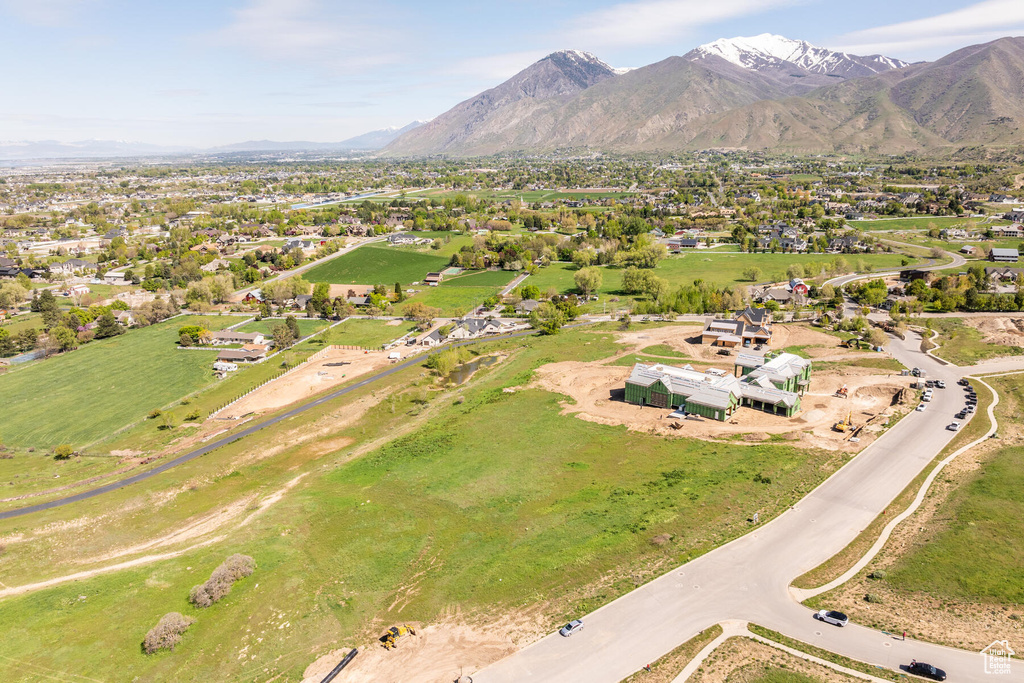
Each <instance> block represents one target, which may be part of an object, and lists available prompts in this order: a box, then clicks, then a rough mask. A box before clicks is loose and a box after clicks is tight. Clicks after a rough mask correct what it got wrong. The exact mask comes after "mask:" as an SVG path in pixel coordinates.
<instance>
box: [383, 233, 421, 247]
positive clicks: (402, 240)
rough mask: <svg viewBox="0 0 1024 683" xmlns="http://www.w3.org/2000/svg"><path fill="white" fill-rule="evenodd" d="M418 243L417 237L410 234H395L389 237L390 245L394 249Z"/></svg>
mask: <svg viewBox="0 0 1024 683" xmlns="http://www.w3.org/2000/svg"><path fill="white" fill-rule="evenodd" d="M416 242H417V238H416V236H415V235H410V234H409V233H406V232H395V233H392V234H390V235H388V244H390V245H391V246H393V247H397V246H406V245H410V244H416Z"/></svg>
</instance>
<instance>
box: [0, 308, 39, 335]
mask: <svg viewBox="0 0 1024 683" xmlns="http://www.w3.org/2000/svg"><path fill="white" fill-rule="evenodd" d="M0 327H2V328H4V329H5V330H7V331H8V332H10V333H11V334H18V333H19V332H21V331H22V330H28V329H32V328H36V329H40V330H41V329H42V327H43V315H42V314H41V313H24V314H22V315H17V316H15V317H14V319H12V320H5V321H4V322H3V323H0Z"/></svg>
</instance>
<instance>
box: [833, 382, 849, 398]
mask: <svg viewBox="0 0 1024 683" xmlns="http://www.w3.org/2000/svg"><path fill="white" fill-rule="evenodd" d="M835 395H836V398H846V397H847V396H849V395H850V390H849V389H847V388H846V385H845V384H844V385H843V386H841V387H839V388H838V389H836V394H835Z"/></svg>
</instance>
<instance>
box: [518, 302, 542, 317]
mask: <svg viewBox="0 0 1024 683" xmlns="http://www.w3.org/2000/svg"><path fill="white" fill-rule="evenodd" d="M539 305H540V302H539V301H537V300H536V299H523V300H522V301H520V302H519V303H518V304H516V313H518V314H519V315H529V314H530V313H533V309H535V308H537V306H539Z"/></svg>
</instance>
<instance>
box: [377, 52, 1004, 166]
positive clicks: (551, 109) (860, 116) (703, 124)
mask: <svg viewBox="0 0 1024 683" xmlns="http://www.w3.org/2000/svg"><path fill="white" fill-rule="evenodd" d="M776 38H777V37H776ZM781 40H783V41H785V40H786V39H781ZM776 42H778V41H776ZM793 43H796V45H795V46H794V45H793ZM767 47H771V48H772V50H774V51H775V52H780V51H781V52H782V54H784V55H786V54H787V53H785V50H789V49H791V48H792V49H794V50H796V52H795V53H793V54H792V55H787V56H791V57H792V58H793V59H795V60H796V61H793V62H790V61H789V60H788V59H783V58H781V57H779V58H775V57H772V58H767V57H765V56H764V55H755V56H754V57H750V58H749V59H747V58H746V57H741V56H737V54H736V53H735V52H730V51H729V50H727V49H725V48H724V47H722V46H721V45H719V49H717V50H710V49H705V50H703V51H702V52H700V54H699V55H697V54H696V53H697V51H693V52H691V53H689V54H688V55H687V56H684V57H670V58H668V59H665V60H662V61H661V62H658V63H656V64H652V65H649V66H646V67H642V68H639V69H635V70H632V71H629V72H627V73H624V74H621V75H616V72H615V71H614V70H612V69H611V68H610V67H607V65H605V64H604V63H603V62H600V60H597V59H596V58H593V57H592V56H590V55H586V57H587V60H588V62H587V63H588V64H590V65H591V69H593V70H591V71H587V72H586V74H587V77H585V78H583V77H581V78H578V79H573V78H572V77H571V76H570V74H571V71H570V72H569V73H567V70H566V69H565V68H564V67H563V66H561V65H560V64H559V63H558V61H557V60H555V59H553V58H554V57H555V55H552V56H549V57H547V58H545V59H544V60H541V61H540V62H538V63H537V64H534V65H533V66H531V67H529V68H527V69H526V70H524V71H522V72H520V73H519V74H517V75H516V76H515V77H513V78H512V79H510V80H509V81H507V82H506V83H504V84H502V85H500V86H498V87H496V88H494V89H492V90H489V91H487V92H485V93H482V94H481V95H479V96H477V97H476V98H473V99H471V100H467V101H466V102H463V103H462V104H460V105H458V106H457V107H455V108H454V109H452V110H450V111H449V112H447V113H445V114H442V115H441V116H439V117H438V118H436V119H434V120H433V121H431V122H430V123H428V124H426V125H424V126H422V127H421V128H418V129H416V130H413V131H412V132H410V133H407V134H405V135H403V136H401V137H400V138H398V139H397V140H396V141H395V142H393V143H392V144H391V145H389V146H388V147H387V148H385V150H384V152H385V153H386V154H389V155H421V154H450V155H454V156H476V155H485V154H493V153H497V152H504V151H517V150H523V151H546V150H552V149H556V148H564V147H588V148H593V149H601V150H609V151H619V152H632V151H654V150H659V151H661V150H664V151H667V150H675V149H706V148H742V149H778V150H785V151H790V152H805V153H816V152H844V153H857V152H877V153H902V152H919V151H925V150H940V149H943V148H953V147H960V146H965V145H1000V146H1003V145H1015V144H1022V143H1024V132H1022V131H1021V128H1020V123H1021V122H1022V121H1024V100H1022V99H1021V98H1020V97H1019V93H1021V92H1024V38H1002V39H1000V40H997V41H994V42H992V43H987V44H984V45H976V46H972V47H968V48H964V49H962V50H958V51H957V52H954V53H952V54H950V55H948V56H947V57H944V58H943V59H940V60H938V61H936V62H931V63H920V64H914V65H909V66H904V65H903V64H904V63H901V62H897V61H896V60H890V59H888V58H885V57H881V56H872V57H855V56H850V55H845V54H844V53H831V52H827V51H826V52H827V53H826V52H822V51H821V50H820V49H819V48H814V47H813V46H809V45H807V44H806V43H797V41H786V42H784V43H780V44H774V43H771V44H769V45H768V46H767ZM767 47H766V48H765V49H766V50H767ZM562 54H567V53H556V55H562ZM576 54H580V53H576ZM769 56H770V55H769ZM590 60H593V61H590ZM597 65H601V66H603V67H605V69H604V70H602V69H600V67H598V66H597ZM780 65H781V66H780ZM873 65H874V66H873ZM890 66H897V67H900V68H889V67H890ZM872 68H874V69H876V70H877V71H878V73H873V74H872V75H866V76H860V77H850V78H846V77H845V76H843V75H842V74H838V75H837V74H835V73H833V72H834V71H835V70H840V71H843V73H847V74H854V73H863V72H864V71H871V69H872ZM780 69H781V71H780ZM797 69H800V70H802V71H803V72H804V75H802V76H801V75H799V74H798V73H797V71H796V70H797ZM780 73H783V74H787V73H788V74H789V75H788V76H787V77H781V76H780ZM814 79H826V80H828V81H829V82H830V84H829V85H826V86H822V87H817V88H813V89H810V90H808V88H807V87H805V86H804V85H802V83H804V82H805V81H809V80H814ZM793 81H798V82H799V84H798V85H794V83H793Z"/></svg>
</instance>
